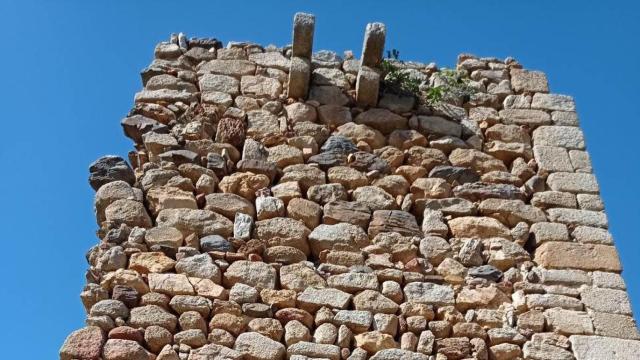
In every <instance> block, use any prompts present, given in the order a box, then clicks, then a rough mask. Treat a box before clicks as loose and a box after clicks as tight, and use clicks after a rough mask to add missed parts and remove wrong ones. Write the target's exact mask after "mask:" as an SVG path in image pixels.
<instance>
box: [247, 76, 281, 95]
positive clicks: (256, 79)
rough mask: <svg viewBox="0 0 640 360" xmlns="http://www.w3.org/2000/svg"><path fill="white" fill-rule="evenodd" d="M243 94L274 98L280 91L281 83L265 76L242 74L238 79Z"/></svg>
mask: <svg viewBox="0 0 640 360" xmlns="http://www.w3.org/2000/svg"><path fill="white" fill-rule="evenodd" d="M240 90H241V91H242V94H243V95H246V96H252V97H256V98H267V99H275V98H277V97H278V96H279V95H280V94H281V93H282V84H280V82H279V81H278V80H277V79H273V78H269V77H266V76H261V75H258V76H251V75H248V76H243V77H242V79H241V80H240Z"/></svg>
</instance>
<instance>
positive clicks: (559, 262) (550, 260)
mask: <svg viewBox="0 0 640 360" xmlns="http://www.w3.org/2000/svg"><path fill="white" fill-rule="evenodd" d="M534 261H535V262H537V263H538V264H540V265H542V266H544V267H547V268H554V269H564V268H570V269H580V270H587V271H589V270H602V271H611V272H620V271H621V270H622V267H621V265H620V260H619V259H618V253H617V252H616V249H615V248H614V247H613V246H607V245H593V244H579V243H571V242H555V241H551V242H546V243H544V244H542V245H541V246H540V247H538V249H536V252H535V258H534Z"/></svg>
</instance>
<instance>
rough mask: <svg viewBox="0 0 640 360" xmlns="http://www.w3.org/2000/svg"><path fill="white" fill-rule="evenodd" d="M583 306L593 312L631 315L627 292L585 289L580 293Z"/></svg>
mask: <svg viewBox="0 0 640 360" xmlns="http://www.w3.org/2000/svg"><path fill="white" fill-rule="evenodd" d="M580 298H581V300H582V302H583V303H584V305H585V306H586V307H587V308H588V309H590V310H593V311H599V312H605V313H610V314H622V315H631V314H632V312H631V303H630V302H629V297H628V296H627V292H626V291H623V290H614V289H600V288H586V289H584V290H583V291H582V292H581V293H580Z"/></svg>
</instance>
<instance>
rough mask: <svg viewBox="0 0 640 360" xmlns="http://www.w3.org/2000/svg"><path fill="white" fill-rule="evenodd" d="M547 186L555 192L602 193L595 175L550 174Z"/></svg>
mask: <svg viewBox="0 0 640 360" xmlns="http://www.w3.org/2000/svg"><path fill="white" fill-rule="evenodd" d="M547 184H548V185H549V187H550V188H551V190H554V191H563V192H570V193H590V194H595V193H598V192H599V191H600V187H599V186H598V181H597V180H596V177H595V176H594V175H593V174H586V173H571V172H557V173H553V174H550V175H549V177H548V178H547Z"/></svg>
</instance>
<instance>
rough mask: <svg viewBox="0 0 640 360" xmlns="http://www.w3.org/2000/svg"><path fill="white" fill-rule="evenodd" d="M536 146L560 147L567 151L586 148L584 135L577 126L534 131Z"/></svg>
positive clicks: (540, 128)
mask: <svg viewBox="0 0 640 360" xmlns="http://www.w3.org/2000/svg"><path fill="white" fill-rule="evenodd" d="M533 142H534V144H535V145H546V146H558V147H563V148H566V149H574V150H582V149H584V148H585V142H584V135H583V133H582V130H580V128H579V127H575V126H557V125H556V126H540V127H539V128H537V129H535V130H534V131H533Z"/></svg>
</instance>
